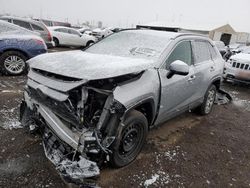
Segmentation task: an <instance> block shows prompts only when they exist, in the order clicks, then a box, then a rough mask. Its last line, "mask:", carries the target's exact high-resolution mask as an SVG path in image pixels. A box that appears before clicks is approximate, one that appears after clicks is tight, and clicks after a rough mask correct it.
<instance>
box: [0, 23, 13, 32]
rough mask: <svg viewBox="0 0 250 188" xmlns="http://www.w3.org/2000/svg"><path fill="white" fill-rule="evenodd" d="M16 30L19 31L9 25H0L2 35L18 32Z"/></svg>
mask: <svg viewBox="0 0 250 188" xmlns="http://www.w3.org/2000/svg"><path fill="white" fill-rule="evenodd" d="M16 30H17V29H16V28H14V27H11V26H10V25H9V24H4V23H0V33H5V32H10V31H16Z"/></svg>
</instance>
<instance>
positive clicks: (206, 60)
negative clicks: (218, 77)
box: [192, 40, 216, 101]
mask: <svg viewBox="0 0 250 188" xmlns="http://www.w3.org/2000/svg"><path fill="white" fill-rule="evenodd" d="M209 45H211V44H210V43H209V42H208V41H206V40H193V41H192V49H193V54H194V71H195V74H196V82H197V84H198V85H199V89H198V90H197V92H196V96H195V98H198V99H200V100H201V101H202V99H203V97H204V95H205V92H206V90H207V89H208V87H209V84H210V82H211V80H212V78H213V75H214V73H215V70H216V69H215V63H214V61H213V59H212V56H211V53H210V50H209Z"/></svg>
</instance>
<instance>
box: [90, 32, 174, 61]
mask: <svg viewBox="0 0 250 188" xmlns="http://www.w3.org/2000/svg"><path fill="white" fill-rule="evenodd" d="M168 42H169V38H167V37H163V36H157V35H149V34H147V33H145V32H144V33H141V32H136V31H124V32H119V33H116V34H113V35H111V36H110V37H107V38H105V39H103V40H102V41H100V42H98V43H97V44H95V45H93V46H91V47H90V48H88V49H87V50H86V52H90V53H95V54H106V55H114V56H123V57H136V58H149V59H157V58H159V56H160V55H161V53H162V52H163V50H164V49H165V47H166V45H167V44H168Z"/></svg>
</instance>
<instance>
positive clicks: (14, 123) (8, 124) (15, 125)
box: [2, 120, 23, 130]
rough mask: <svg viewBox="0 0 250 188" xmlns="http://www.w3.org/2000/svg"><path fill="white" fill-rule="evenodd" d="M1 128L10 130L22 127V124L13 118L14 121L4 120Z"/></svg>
mask: <svg viewBox="0 0 250 188" xmlns="http://www.w3.org/2000/svg"><path fill="white" fill-rule="evenodd" d="M2 128H4V129H6V130H12V129H21V128H23V126H22V125H21V123H20V122H19V121H16V120H14V121H7V122H4V123H3V126H2Z"/></svg>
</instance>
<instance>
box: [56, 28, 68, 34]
mask: <svg viewBox="0 0 250 188" xmlns="http://www.w3.org/2000/svg"><path fill="white" fill-rule="evenodd" d="M55 31H58V32H61V33H68V30H67V29H64V28H59V29H55Z"/></svg>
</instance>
